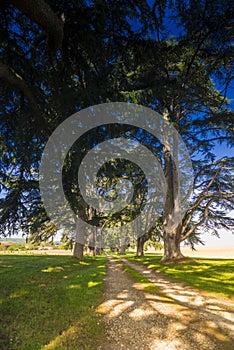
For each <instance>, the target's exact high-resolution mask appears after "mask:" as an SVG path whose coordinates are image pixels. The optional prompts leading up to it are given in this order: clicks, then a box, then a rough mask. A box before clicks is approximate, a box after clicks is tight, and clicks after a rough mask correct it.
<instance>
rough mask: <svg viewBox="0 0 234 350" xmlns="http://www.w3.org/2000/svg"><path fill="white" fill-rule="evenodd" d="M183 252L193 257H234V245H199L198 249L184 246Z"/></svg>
mask: <svg viewBox="0 0 234 350" xmlns="http://www.w3.org/2000/svg"><path fill="white" fill-rule="evenodd" d="M182 253H183V254H184V255H186V256H191V257H201V258H218V259H234V247H198V248H196V251H193V250H191V249H190V248H185V247H182Z"/></svg>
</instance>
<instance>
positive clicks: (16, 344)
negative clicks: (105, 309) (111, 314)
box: [0, 254, 106, 350]
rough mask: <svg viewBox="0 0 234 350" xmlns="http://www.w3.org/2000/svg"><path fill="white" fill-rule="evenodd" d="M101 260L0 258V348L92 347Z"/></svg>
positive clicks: (97, 331)
mask: <svg viewBox="0 0 234 350" xmlns="http://www.w3.org/2000/svg"><path fill="white" fill-rule="evenodd" d="M105 261H106V257H104V256H99V257H95V258H91V257H85V260H84V262H79V261H77V260H76V259H74V258H72V257H70V256H61V255H60V256H48V255H42V256H33V255H30V256H29V255H18V254H17V255H3V254H2V255H0V349H4V350H7V349H9V350H13V349H22V350H29V349H31V350H36V349H42V350H49V349H60V350H62V349H66V350H75V349H79V350H81V349H96V348H97V346H98V344H99V342H101V341H102V340H103V329H102V326H101V324H100V323H99V318H98V316H97V315H96V313H95V309H96V307H97V306H98V304H99V303H101V302H102V300H103V292H104V287H103V278H104V276H105V272H106V267H105Z"/></svg>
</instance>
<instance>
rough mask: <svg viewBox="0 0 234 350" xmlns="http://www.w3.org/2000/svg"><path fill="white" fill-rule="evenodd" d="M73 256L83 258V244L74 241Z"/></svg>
mask: <svg viewBox="0 0 234 350" xmlns="http://www.w3.org/2000/svg"><path fill="white" fill-rule="evenodd" d="M73 256H74V258H76V259H78V260H83V259H84V244H81V243H78V242H76V243H75V247H74V250H73Z"/></svg>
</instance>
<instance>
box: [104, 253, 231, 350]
mask: <svg viewBox="0 0 234 350" xmlns="http://www.w3.org/2000/svg"><path fill="white" fill-rule="evenodd" d="M123 260H124V263H125V264H128V265H129V266H130V267H132V268H134V269H136V270H137V271H138V272H139V273H141V274H142V275H143V276H145V277H147V278H148V279H149V280H150V281H152V282H153V283H154V284H155V285H156V286H157V287H158V288H155V290H154V291H151V290H150V291H148V290H145V289H144V288H143V287H144V284H142V283H136V282H134V281H133V279H132V278H131V277H130V276H129V275H128V273H127V272H125V271H123V269H122V263H120V262H116V261H114V259H112V258H109V262H108V269H107V276H106V282H105V283H106V293H105V301H104V302H103V303H102V304H101V305H100V306H99V307H98V309H97V312H98V313H99V314H101V315H103V322H104V326H105V332H106V343H105V344H103V345H102V347H99V349H103V350H104V349H106V350H107V349H108V350H109V349H111V350H117V349H118V350H119V349H125V350H127V349H129V350H134V349H146V350H147V349H149V350H156V349H160V350H190V349H191V350H192V349H197V350H207V349H209V350H219V349H222V350H232V349H233V342H234V339H233V338H232V334H233V332H234V322H233V321H234V318H233V314H232V312H231V311H233V305H232V306H231V305H230V304H231V302H230V303H229V305H228V303H227V304H226V303H225V302H223V300H219V299H216V298H214V297H208V296H204V295H200V294H199V292H198V291H196V290H193V289H192V288H190V287H187V286H184V285H183V284H180V283H175V282H171V281H170V280H169V279H167V278H166V277H163V276H162V275H161V274H160V273H157V272H155V271H151V270H149V269H146V268H145V266H140V264H135V263H132V262H129V261H128V260H126V259H123ZM142 286H143V287H142ZM231 309H232V310H231ZM231 339H232V340H231Z"/></svg>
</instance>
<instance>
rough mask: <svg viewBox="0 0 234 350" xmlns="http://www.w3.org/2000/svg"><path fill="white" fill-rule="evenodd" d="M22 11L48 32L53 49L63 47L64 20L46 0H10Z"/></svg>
mask: <svg viewBox="0 0 234 350" xmlns="http://www.w3.org/2000/svg"><path fill="white" fill-rule="evenodd" d="M10 1H11V2H12V4H13V5H14V6H15V7H17V8H18V9H19V10H20V11H21V12H23V13H24V14H25V15H27V16H28V17H29V18H30V19H31V20H32V21H33V22H36V23H37V24H39V26H41V27H42V28H43V29H44V30H45V31H46V33H47V34H48V47H49V49H50V50H51V51H56V50H58V49H60V48H61V46H62V41H63V21H62V19H59V18H58V16H57V15H56V14H55V13H54V12H53V10H52V9H51V7H50V6H49V5H48V4H47V3H46V2H45V1H44V0H33V1H28V0H10Z"/></svg>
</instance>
